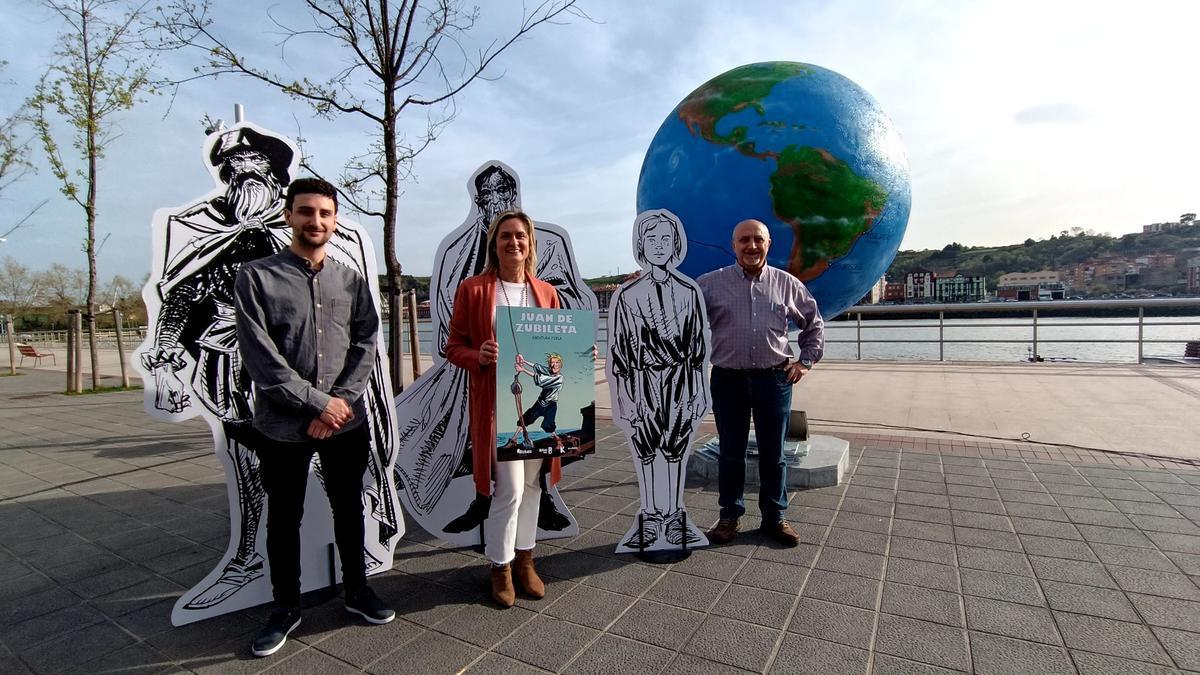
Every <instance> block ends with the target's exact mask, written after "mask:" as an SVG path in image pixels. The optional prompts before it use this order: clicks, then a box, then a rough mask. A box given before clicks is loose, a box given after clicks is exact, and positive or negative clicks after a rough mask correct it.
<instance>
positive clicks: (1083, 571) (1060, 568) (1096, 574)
mask: <svg viewBox="0 0 1200 675" xmlns="http://www.w3.org/2000/svg"><path fill="white" fill-rule="evenodd" d="M1029 562H1030V563H1031V564H1032V565H1033V573H1034V574H1035V575H1037V577H1038V578H1039V579H1042V580H1051V581H1066V582H1070V583H1080V584H1086V585H1088V586H1100V587H1104V588H1116V587H1117V583H1116V582H1115V581H1113V580H1112V577H1110V576H1109V575H1108V571H1107V570H1105V568H1104V565H1101V564H1100V563H1095V562H1085V561H1081V560H1062V559H1060V558H1047V557H1044V556H1029Z"/></svg>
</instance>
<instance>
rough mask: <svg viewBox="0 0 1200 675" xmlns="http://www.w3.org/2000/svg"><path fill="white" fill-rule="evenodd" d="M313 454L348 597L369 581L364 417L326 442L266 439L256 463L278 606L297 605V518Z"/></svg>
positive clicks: (367, 439)
mask: <svg viewBox="0 0 1200 675" xmlns="http://www.w3.org/2000/svg"><path fill="white" fill-rule="evenodd" d="M314 452H315V453H316V454H317V455H318V456H319V457H320V458H321V475H322V476H323V477H324V479H325V495H326V496H327V497H328V498H329V506H330V507H331V508H332V509H333V538H334V541H335V542H337V548H338V554H339V556H340V557H341V561H342V584H343V587H344V589H345V595H346V598H350V597H351V596H353V595H354V594H355V593H357V592H358V591H360V590H362V589H363V588H364V587H365V586H366V585H367V576H366V563H365V558H364V556H363V544H364V534H363V474H364V473H365V472H366V470H367V457H368V454H369V452H370V437H369V436H368V431H367V423H366V421H363V422H362V423H361V424H359V425H358V426H357V427H355V428H354V429H351V430H349V431H346V432H344V433H342V434H338V435H336V436H331V437H330V438H327V439H324V440H316V439H311V440H309V441H305V442H297V443H290V442H285V441H277V440H274V439H270V438H265V437H264V438H263V441H262V442H261V444H260V447H259V450H258V462H259V467H260V469H261V471H262V482H263V488H264V489H265V490H266V492H267V560H268V562H269V563H270V566H271V589H272V591H273V592H274V596H275V606H276V607H299V606H300V521H301V519H302V518H303V516H304V493H305V488H306V487H307V485H308V466H309V464H310V463H311V462H312V456H313V453H314Z"/></svg>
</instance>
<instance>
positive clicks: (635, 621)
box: [608, 600, 704, 649]
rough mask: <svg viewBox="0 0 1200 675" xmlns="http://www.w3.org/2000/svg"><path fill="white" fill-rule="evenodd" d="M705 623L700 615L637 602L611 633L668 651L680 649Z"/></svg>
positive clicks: (655, 603) (657, 604) (653, 603)
mask: <svg viewBox="0 0 1200 675" xmlns="http://www.w3.org/2000/svg"><path fill="white" fill-rule="evenodd" d="M703 620H704V615H703V614H701V613H700V612H693V611H690V610H686V609H680V608H678V607H671V606H669V605H664V604H661V603H657V602H651V601H649V600H638V601H637V602H636V603H635V604H634V605H633V606H632V607H630V608H629V611H627V612H625V615H624V616H622V617H621V618H620V619H618V620H617V622H616V623H614V624H613V625H612V627H611V628H609V629H608V631H609V632H610V633H615V634H616V635H622V636H624V637H627V638H631V639H634V640H640V641H642V642H648V643H650V644H652V645H657V646H659V647H664V648H666V649H679V648H680V647H682V646H683V644H684V643H685V642H686V641H687V639H688V636H690V635H691V634H692V631H694V630H695V629H696V627H697V626H699V625H700V622H701V621H703Z"/></svg>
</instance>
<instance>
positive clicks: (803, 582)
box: [0, 371, 1200, 673]
mask: <svg viewBox="0 0 1200 675" xmlns="http://www.w3.org/2000/svg"><path fill="white" fill-rule="evenodd" d="M25 372H26V374H25V375H21V376H17V377H3V378H0V402H2V403H3V405H2V406H0V429H2V430H3V433H2V434H0V467H2V468H0V672H4V673H24V672H37V673H43V672H46V673H49V672H110V671H119V672H162V671H166V672H181V671H194V672H223V673H224V672H231V673H232V672H259V671H264V670H270V671H272V672H322V673H323V672H339V671H367V672H373V673H394V672H395V673H408V672H411V673H452V672H459V671H463V670H465V671H466V672H469V673H490V672H503V673H508V672H512V673H527V672H570V673H590V672H604V673H612V672H614V671H617V672H619V671H631V672H638V673H654V672H760V673H761V672H772V673H868V672H870V673H918V672H919V673H944V672H978V673H1060V672H1061V673H1076V672H1078V673H1142V672H1146V673H1151V672H1155V673H1160V672H1177V671H1188V670H1195V671H1200V586H1198V582H1200V471H1197V470H1196V469H1195V468H1194V467H1193V466H1192V465H1191V463H1189V462H1178V463H1176V462H1169V461H1167V462H1161V461H1157V460H1156V461H1155V466H1153V467H1151V466H1138V465H1136V464H1134V463H1130V462H1125V461H1122V462H1120V463H1118V464H1114V463H1112V462H1108V463H1098V462H1102V461H1104V460H1103V459H1097V460H1096V461H1083V460H1084V459H1093V458H1091V457H1090V456H1089V457H1086V458H1081V457H1078V456H1073V455H1071V453H1069V452H1062V453H1060V454H1059V455H1047V456H1046V457H1041V456H1037V455H1034V456H1016V457H1008V456H998V455H997V453H994V452H992V450H993V448H991V447H990V446H988V447H977V448H975V451H974V452H973V453H972V451H971V449H970V447H969V446H965V445H962V446H953V445H952V444H950V445H947V444H943V443H940V442H939V441H938V439H937V438H931V439H927V440H926V441H925V442H924V443H922V444H918V443H914V442H913V439H912V438H911V437H905V438H903V439H889V438H888V437H887V436H881V435H878V434H874V435H871V436H854V435H851V436H846V437H847V438H849V439H850V440H851V443H852V445H851V453H852V461H851V471H850V473H849V475H848V476H847V478H846V481H845V482H844V483H843V484H842V485H839V486H837V487H833V488H825V489H820V490H809V491H804V492H796V493H793V495H792V500H791V506H790V508H789V510H788V517H789V519H790V520H791V521H792V522H793V524H794V525H795V527H796V529H797V530H798V531H799V532H800V534H801V536H802V538H803V541H804V543H803V544H802V545H801V546H799V547H798V548H794V549H785V548H780V547H778V546H776V545H775V544H773V543H772V542H770V541H768V540H766V539H764V538H763V537H761V536H759V535H758V534H757V533H755V532H753V531H752V530H753V528H754V527H756V526H757V519H756V513H755V510H756V507H755V506H754V505H753V504H751V506H750V509H751V512H752V513H751V514H750V515H749V516H748V517H747V518H745V519H743V528H744V529H747V530H749V531H747V532H745V533H743V534H742V535H741V536H740V537H739V538H738V539H737V540H736V541H735V542H734V543H733V544H730V545H727V546H722V547H712V548H708V549H703V550H697V551H694V552H693V553H692V555H691V556H690V557H689V558H687V559H686V560H684V561H682V562H678V563H675V564H673V565H653V564H648V563H644V562H641V561H639V560H638V559H637V558H635V557H632V556H629V555H616V554H614V553H613V549H614V547H615V546H616V544H617V543H618V537H620V536H621V534H623V533H624V532H625V530H626V529H627V527H628V526H629V523H630V521H631V515H630V514H631V513H632V512H633V511H634V509H635V507H636V503H637V494H638V491H637V483H636V479H635V477H634V473H633V468H632V462H631V460H630V458H629V455H628V451H627V449H626V447H625V445H624V443H623V441H622V439H621V437H620V435H619V433H618V432H617V431H616V429H615V427H613V426H612V425H611V424H610V423H607V422H602V423H601V424H600V427H599V432H600V433H599V435H600V438H601V440H600V443H599V451H598V452H597V453H596V455H594V456H592V457H590V458H588V459H587V460H586V461H583V462H578V463H576V464H573V465H570V466H568V467H567V469H566V471H565V473H566V475H565V476H564V480H563V483H562V484H561V488H562V492H563V495H564V497H565V499H566V501H567V503H568V504H570V505H571V507H572V511H573V513H574V514H575V516H576V518H577V519H578V520H579V522H580V525H581V530H582V531H581V533H580V535H579V536H577V537H575V538H573V539H569V540H555V541H552V542H549V543H543V544H539V546H538V549H537V552H538V561H539V569H540V570H541V571H542V573H543V576H544V577H545V578H546V580H547V582H548V584H547V585H548V592H547V597H546V598H545V599H544V600H541V601H536V602H535V601H530V600H526V599H523V600H520V601H519V602H518V606H517V607H514V608H513V609H510V610H507V611H504V610H499V609H495V608H494V607H493V606H492V605H491V603H490V602H489V600H488V595H487V586H486V582H487V570H486V569H485V568H484V566H483V564H482V559H481V558H480V556H478V555H477V554H476V553H474V552H472V551H470V550H461V549H450V548H447V547H445V546H444V545H442V544H441V543H440V542H438V541H437V540H435V539H433V538H432V537H430V536H429V535H427V534H425V533H424V532H422V531H421V530H420V529H419V528H418V527H416V526H415V525H413V524H411V523H410V524H409V526H408V530H407V534H406V536H405V538H404V540H403V541H402V542H401V545H400V546H399V547H398V548H397V550H396V556H395V566H394V569H393V570H392V571H390V572H387V573H386V574H384V575H381V576H379V577H375V580H374V585H375V587H376V589H377V590H378V591H379V593H380V595H381V596H382V597H384V598H385V599H387V600H388V601H390V602H391V603H393V605H394V606H395V607H396V609H397V612H398V614H399V617H398V619H397V620H396V621H395V622H393V623H392V624H389V625H387V626H383V627H367V626H363V625H359V624H357V623H355V622H353V621H350V620H348V619H347V618H346V616H345V614H344V612H343V611H342V609H341V603H340V601H338V600H331V601H329V602H326V603H324V604H320V605H317V606H315V607H310V608H308V609H306V611H305V615H304V623H303V624H302V626H301V628H300V629H299V630H298V631H297V633H296V634H295V636H294V637H295V639H293V640H290V641H289V642H288V644H287V645H286V646H285V647H284V649H283V650H282V651H281V652H280V653H278V654H276V655H275V656H274V657H271V658H268V659H254V658H253V657H251V655H250V653H249V641H250V637H251V635H252V634H253V633H254V632H255V630H257V628H258V627H259V626H260V625H261V623H262V621H263V620H264V618H265V611H264V610H263V609H261V608H259V609H253V610H248V611H244V612H240V613H237V614H232V615H228V616H225V617H222V618H218V619H214V620H209V621H204V622H200V623H197V624H192V625H189V626H184V627H181V628H173V627H171V625H170V621H169V616H170V610H171V606H172V604H173V603H174V601H175V599H176V598H177V597H178V596H179V594H180V593H182V592H183V591H184V590H185V589H186V588H188V587H190V586H191V585H192V584H193V583H194V582H196V581H197V580H199V579H200V578H201V577H202V576H204V575H205V574H206V573H207V572H208V571H209V570H210V569H211V567H212V565H213V564H214V563H215V562H216V561H217V559H218V558H219V557H220V555H221V553H222V552H223V551H224V548H225V545H226V542H227V539H228V536H229V535H228V515H227V514H228V505H227V502H226V499H227V497H226V490H225V482H224V476H223V474H222V472H221V469H220V467H219V465H218V462H217V459H216V457H215V456H214V455H213V452H212V445H211V438H210V435H209V432H208V430H207V428H206V427H205V425H204V424H203V423H202V422H199V421H196V420H193V421H191V422H188V423H184V424H165V423H161V422H156V421H154V420H152V419H150V418H149V417H148V416H146V415H145V414H144V413H142V411H141V394H140V392H128V393H109V394H96V395H89V396H81V397H67V396H63V395H61V394H58V393H55V392H56V391H57V390H58V389H60V388H61V387H62V385H63V383H62V382H60V381H59V380H60V379H62V376H61V374H57V373H54V374H51V373H41V372H37V371H25ZM893 440H894V442H892V441H893ZM943 445H947V446H946V447H943ZM1055 450H1056V449H1055V448H1048V449H1040V450H1039V452H1047V453H1053V452H1054V451H1055ZM1067 457H1072V458H1071V459H1066V458H1067ZM750 501H751V502H753V499H751V500H750ZM687 504H688V507H689V509H690V511H691V513H692V516H693V518H694V519H695V520H696V521H698V522H699V523H701V524H703V525H708V524H711V523H712V522H713V521H715V520H716V517H717V510H716V493H715V488H713V487H710V486H703V485H696V486H690V487H689V494H688V496H687Z"/></svg>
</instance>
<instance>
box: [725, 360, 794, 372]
mask: <svg viewBox="0 0 1200 675" xmlns="http://www.w3.org/2000/svg"><path fill="white" fill-rule="evenodd" d="M788 363H790V359H784V360H782V361H780V362H779V363H778V364H776V365H773V366H770V367H769V368H726V367H725V366H713V370H725V371H728V372H731V373H745V374H746V375H765V374H767V373H773V372H775V371H777V370H783V369H784V368H786V367H787V365H788Z"/></svg>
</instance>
